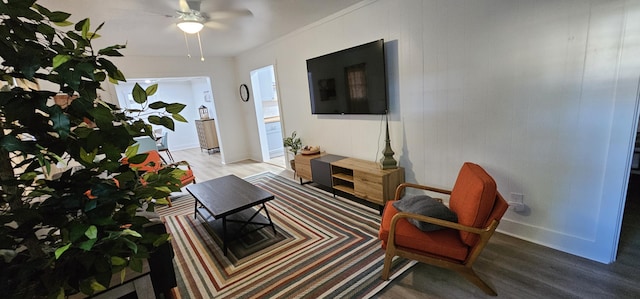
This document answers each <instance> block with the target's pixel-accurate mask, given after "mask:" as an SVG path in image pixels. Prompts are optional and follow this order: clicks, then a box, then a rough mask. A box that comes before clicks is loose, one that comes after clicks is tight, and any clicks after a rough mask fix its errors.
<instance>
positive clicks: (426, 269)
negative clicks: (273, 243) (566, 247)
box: [172, 149, 640, 298]
mask: <svg viewBox="0 0 640 299" xmlns="http://www.w3.org/2000/svg"><path fill="white" fill-rule="evenodd" d="M172 154H173V156H174V158H175V159H176V161H177V160H187V161H189V163H190V164H191V167H192V169H193V170H194V173H195V175H196V178H197V180H198V181H204V180H207V179H211V178H215V177H220V176H223V175H227V174H235V175H237V176H239V177H246V176H249V175H252V174H256V173H260V172H264V171H271V172H273V173H276V174H279V175H281V176H284V177H288V178H291V179H293V172H291V171H289V170H285V169H283V168H281V167H278V166H276V165H273V164H268V163H259V162H255V161H242V162H238V163H232V164H226V165H225V164H222V163H221V162H220V154H219V153H216V154H211V155H209V154H207V153H206V152H201V151H200V150H199V149H189V150H183V151H175V152H172ZM636 186H637V187H636ZM474 269H475V270H476V272H477V273H478V275H479V276H480V277H482V278H483V279H485V281H486V282H487V283H488V284H489V285H491V286H493V287H494V288H495V290H496V291H497V292H498V297H497V298H640V284H638V280H639V278H640V176H634V177H632V181H631V183H630V190H629V199H628V200H627V209H626V211H625V216H624V221H623V231H622V235H621V237H620V247H619V252H618V260H617V261H616V262H614V263H612V264H609V265H606V264H601V263H598V262H594V261H591V260H587V259H584V258H580V257H577V256H573V255H570V254H567V253H563V252H560V251H557V250H554V249H550V248H547V247H544V246H540V245H537V244H533V243H531V242H527V241H523V240H520V239H517V238H514V237H510V236H507V235H504V234H501V233H496V234H495V235H494V236H493V237H492V238H491V240H490V241H489V244H488V245H487V247H486V248H485V250H484V252H482V254H481V255H480V258H479V259H478V261H477V262H476V264H475V267H474ZM376 298H493V297H490V296H487V295H485V294H484V293H483V292H482V291H481V290H480V289H478V288H477V287H475V286H474V285H472V284H471V283H469V282H468V281H466V280H465V279H464V278H462V277H461V276H459V275H458V274H456V273H454V272H452V271H449V270H444V269H440V268H437V267H433V266H429V265H424V264H418V265H416V266H414V267H413V268H412V269H410V270H409V271H407V272H406V273H404V274H403V275H401V276H400V277H398V278H396V279H395V280H394V281H393V282H392V283H391V284H390V285H389V286H387V287H386V288H385V289H384V290H382V291H381V292H380V293H379V294H378V295H377V296H376Z"/></svg>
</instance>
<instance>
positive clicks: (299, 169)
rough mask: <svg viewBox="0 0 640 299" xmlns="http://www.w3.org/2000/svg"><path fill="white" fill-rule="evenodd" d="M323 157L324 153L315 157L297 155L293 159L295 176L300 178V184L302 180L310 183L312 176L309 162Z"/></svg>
mask: <svg viewBox="0 0 640 299" xmlns="http://www.w3.org/2000/svg"><path fill="white" fill-rule="evenodd" d="M323 155H325V154H324V153H320V154H315V155H303V154H297V155H296V158H295V161H296V162H295V164H296V174H297V175H298V177H300V183H302V179H305V180H308V181H312V180H313V176H312V175H311V160H312V159H315V158H318V157H321V156H323Z"/></svg>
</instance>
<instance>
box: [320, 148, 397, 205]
mask: <svg viewBox="0 0 640 299" xmlns="http://www.w3.org/2000/svg"><path fill="white" fill-rule="evenodd" d="M331 177H332V179H333V188H334V189H336V190H340V191H342V192H346V193H349V194H352V195H354V196H356V197H358V198H361V199H364V200H367V201H370V202H372V203H375V204H378V205H381V206H384V204H385V203H386V202H387V201H388V200H391V199H393V197H394V196H395V191H396V188H397V187H398V185H400V184H401V183H402V182H404V168H402V167H398V168H396V169H384V170H383V169H380V165H378V163H375V162H371V161H365V160H360V159H355V158H345V159H342V160H338V161H335V162H332V163H331Z"/></svg>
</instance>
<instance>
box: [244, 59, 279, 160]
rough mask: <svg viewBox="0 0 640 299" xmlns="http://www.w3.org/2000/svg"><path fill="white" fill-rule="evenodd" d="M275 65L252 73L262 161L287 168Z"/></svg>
mask: <svg viewBox="0 0 640 299" xmlns="http://www.w3.org/2000/svg"><path fill="white" fill-rule="evenodd" d="M276 86H277V84H276V76H275V70H274V67H273V65H269V66H265V67H263V68H259V69H256V70H253V71H251V88H252V90H253V95H254V96H253V97H254V99H255V100H254V103H255V110H256V123H257V124H258V135H259V139H260V152H261V155H262V161H263V162H266V163H270V164H274V165H277V166H281V167H283V168H285V167H286V166H285V155H284V146H283V144H282V122H281V120H280V105H279V103H278V91H277V88H276Z"/></svg>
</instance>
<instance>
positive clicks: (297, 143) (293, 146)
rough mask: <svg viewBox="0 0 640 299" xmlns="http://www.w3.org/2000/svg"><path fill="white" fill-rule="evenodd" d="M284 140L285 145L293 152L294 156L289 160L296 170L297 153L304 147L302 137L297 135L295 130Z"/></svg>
mask: <svg viewBox="0 0 640 299" xmlns="http://www.w3.org/2000/svg"><path fill="white" fill-rule="evenodd" d="M282 141H283V143H284V147H286V148H287V150H288V151H290V152H291V153H293V158H292V159H291V160H289V163H290V164H291V169H293V171H295V170H296V160H295V158H296V155H297V154H298V151H300V149H301V148H302V140H300V138H299V137H297V133H296V131H293V132H292V133H291V136H289V137H286V138H284V139H283V140H282Z"/></svg>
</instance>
